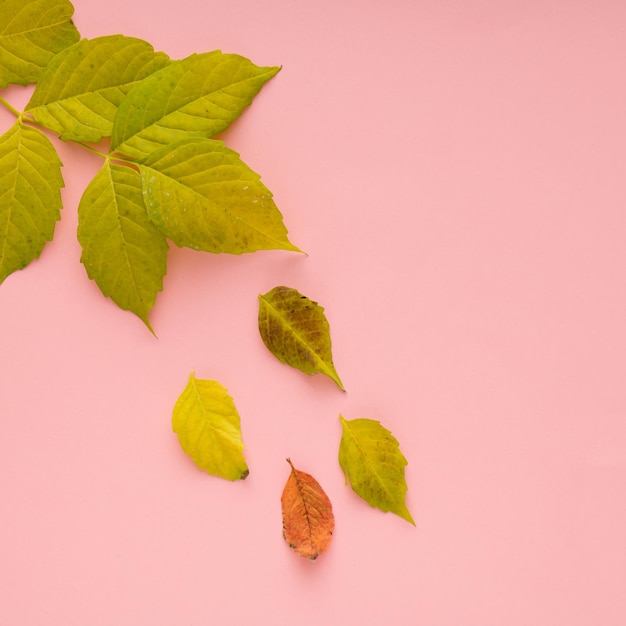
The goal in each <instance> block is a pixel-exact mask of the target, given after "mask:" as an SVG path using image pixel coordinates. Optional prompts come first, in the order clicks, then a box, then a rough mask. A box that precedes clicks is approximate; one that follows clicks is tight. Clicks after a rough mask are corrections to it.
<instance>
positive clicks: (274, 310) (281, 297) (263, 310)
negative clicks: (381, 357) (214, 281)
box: [259, 287, 344, 390]
mask: <svg viewBox="0 0 626 626" xmlns="http://www.w3.org/2000/svg"><path fill="white" fill-rule="evenodd" d="M259 332H260V333H261V338H262V339H263V343H264V344H265V345H266V346H267V349H268V350H269V351H270V352H271V353H272V354H273V355H274V356H275V357H276V358H277V359H278V360H279V361H281V363H286V364H287V365H290V366H291V367H295V368H296V369H299V370H300V371H302V372H304V373H305V374H316V373H322V374H325V375H326V376H328V377H330V378H332V379H333V380H334V381H335V383H337V386H338V387H339V388H340V389H342V390H343V389H344V387H343V384H342V382H341V380H340V379H339V375H338V374H337V370H336V369H335V366H334V364H333V358H332V350H331V341H330V327H329V325H328V321H327V319H326V316H325V315H324V308H323V307H321V306H320V305H319V304H317V302H313V300H310V299H309V298H307V297H306V296H303V295H302V294H300V293H299V292H298V291H297V290H296V289H293V288H291V287H274V289H272V290H271V291H269V292H268V293H266V294H265V295H260V296H259Z"/></svg>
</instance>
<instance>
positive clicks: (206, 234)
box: [138, 138, 298, 254]
mask: <svg viewBox="0 0 626 626" xmlns="http://www.w3.org/2000/svg"><path fill="white" fill-rule="evenodd" d="M138 166H139V169H140V170H141V175H142V180H143V188H144V193H145V196H146V206H147V208H148V214H149V215H150V218H151V219H152V220H153V221H154V223H155V224H156V226H157V227H158V228H159V229H160V230H161V232H162V233H163V234H164V235H165V236H166V237H168V238H169V239H171V240H172V241H173V242H174V243H175V244H176V245H178V246H186V247H189V248H193V249H196V250H205V251H207V252H216V253H217V252H227V253H229V254H242V253H244V252H254V251H255V250H270V249H282V250H294V251H298V248H297V247H296V246H294V245H293V244H292V243H291V242H290V241H289V239H288V238H287V229H286V228H285V225H284V224H283V220H282V215H281V214H280V212H279V210H278V208H277V207H276V205H275V204H274V200H273V199H272V194H271V192H270V191H269V189H267V187H265V185H263V183H262V182H261V179H260V177H259V175H258V174H256V173H255V172H253V171H252V170H251V169H250V168H249V167H248V166H247V165H246V164H245V163H244V162H243V161H242V160H241V159H240V158H239V155H238V154H237V153H236V152H234V151H233V150H230V149H229V148H227V147H226V146H224V144H223V143H222V142H221V141H215V140H213V139H202V138H195V139H194V138H189V139H183V140H182V141H179V142H177V143H174V144H171V145H169V146H166V147H164V148H161V149H160V150H157V151H156V152H154V153H152V154H151V155H150V156H148V157H147V158H146V159H144V160H143V161H142V162H141V163H139V164H138Z"/></svg>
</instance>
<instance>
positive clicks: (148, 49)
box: [25, 35, 169, 142]
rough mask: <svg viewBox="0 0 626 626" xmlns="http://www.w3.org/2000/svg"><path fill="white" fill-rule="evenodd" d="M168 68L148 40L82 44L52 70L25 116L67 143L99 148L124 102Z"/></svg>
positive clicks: (85, 41)
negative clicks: (143, 82) (137, 86)
mask: <svg viewBox="0 0 626 626" xmlns="http://www.w3.org/2000/svg"><path fill="white" fill-rule="evenodd" d="M168 63H169V58H168V56H167V55H166V54H164V53H163V52H155V51H154V48H153V47H152V46H151V45H150V44H149V43H148V42H147V41H143V40H142V39H135V38H134V37H125V36H124V35H110V36H106V37H96V38H95V39H82V40H81V41H79V42H78V43H76V44H74V45H73V46H71V47H69V48H67V49H65V50H63V52H60V53H59V54H58V55H57V56H56V57H55V58H54V59H52V61H51V62H50V63H49V64H48V66H47V67H46V69H45V70H44V72H43V74H42V75H41V78H40V79H39V82H38V84H37V87H36V88H35V91H34V93H33V96H32V98H31V100H30V102H29V103H28V105H27V106H26V109H25V111H27V112H28V113H29V114H30V115H31V116H32V117H33V119H34V120H35V121H36V122H37V123H39V124H41V125H42V126H45V127H46V128H49V129H50V130H52V131H54V132H55V133H58V134H59V135H60V136H61V139H64V140H72V141H84V142H98V141H100V140H101V139H102V138H103V137H109V136H110V135H111V131H112V129H113V118H114V117H115V114H116V113H117V109H118V107H119V105H120V102H122V100H123V98H124V96H125V95H126V94H127V93H128V92H129V91H130V90H131V89H132V87H134V86H135V84H137V83H138V82H139V81H141V80H142V79H143V78H145V77H146V76H148V75H150V74H152V73H153V72H155V71H156V70H158V69H160V68H162V67H163V66H165V65H167V64H168Z"/></svg>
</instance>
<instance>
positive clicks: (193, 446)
mask: <svg viewBox="0 0 626 626" xmlns="http://www.w3.org/2000/svg"><path fill="white" fill-rule="evenodd" d="M172 428H173V430H174V432H175V433H176V434H177V435H178V440H179V441H180V445H181V446H182V448H183V450H184V451H185V452H186V453H187V454H188V455H189V456H190V457H191V458H192V459H193V460H194V462H195V463H196V465H197V466H198V467H200V468H201V469H203V470H205V471H206V472H208V473H209V474H212V475H213V476H220V477H222V478H226V479H228V480H239V479H243V478H246V476H247V475H248V466H247V465H246V461H245V459H244V456H243V441H242V437H241V425H240V420H239V414H238V413H237V409H236V408H235V404H234V402H233V399H232V398H231V397H230V396H229V395H228V392H227V391H226V389H225V388H224V387H223V386H222V385H221V384H220V383H218V382H217V381H215V380H201V379H199V378H196V377H195V376H194V374H193V372H192V373H191V376H190V377H189V382H188V383H187V386H186V387H185V389H184V391H183V392H182V394H181V395H180V397H179V398H178V400H177V402H176V405H175V406H174V412H173V414H172Z"/></svg>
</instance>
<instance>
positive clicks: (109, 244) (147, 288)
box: [78, 161, 167, 330]
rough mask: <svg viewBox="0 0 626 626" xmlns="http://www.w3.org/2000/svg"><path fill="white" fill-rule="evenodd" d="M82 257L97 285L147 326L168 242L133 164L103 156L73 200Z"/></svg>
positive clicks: (158, 289) (160, 280)
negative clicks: (146, 202) (154, 218)
mask: <svg viewBox="0 0 626 626" xmlns="http://www.w3.org/2000/svg"><path fill="white" fill-rule="evenodd" d="M78 240H79V242H80V244H81V246H82V250H83V252H82V255H81V259H80V260H81V262H82V263H83V264H84V266H85V269H86V270H87V275H88V276H89V278H91V279H92V280H95V281H96V283H97V285H98V287H99V288H100V291H102V293H103V294H104V295H105V296H108V297H110V298H111V299H112V300H113V301H114V302H115V303H116V304H117V305H118V306H119V307H120V308H122V309H124V310H127V311H132V312H133V313H134V314H135V315H137V316H138V317H139V318H140V319H141V320H143V322H144V323H145V324H146V326H148V328H150V330H152V329H151V327H150V323H149V321H148V313H149V312H150V310H151V308H152V307H153V305H154V302H155V300H156V296H157V293H158V292H159V291H161V289H162V288H163V276H164V275H165V273H166V256H167V242H166V240H165V237H163V235H162V234H161V233H160V232H159V230H158V229H157V228H156V227H155V226H154V224H153V223H152V222H151V221H150V218H149V217H148V214H147V212H146V208H145V206H144V203H143V193H142V191H141V177H140V176H139V173H138V172H136V171H135V170H132V169H130V168H129V167H125V166H122V165H116V164H113V163H111V162H109V161H106V162H105V163H104V165H103V166H102V168H101V169H100V171H99V172H98V173H97V174H96V176H95V178H94V179H93V180H92V181H91V182H90V183H89V185H88V187H87V189H86V190H85V193H84V194H83V197H82V199H81V201H80V204H79V206H78Z"/></svg>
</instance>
